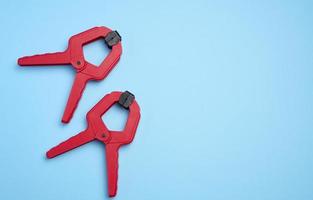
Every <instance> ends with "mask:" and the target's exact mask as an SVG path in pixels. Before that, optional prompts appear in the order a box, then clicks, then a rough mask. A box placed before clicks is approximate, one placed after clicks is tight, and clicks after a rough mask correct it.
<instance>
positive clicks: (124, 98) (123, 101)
mask: <svg viewBox="0 0 313 200" xmlns="http://www.w3.org/2000/svg"><path fill="white" fill-rule="evenodd" d="M134 99H135V95H133V94H132V93H130V92H128V91H125V92H123V93H122V94H121V96H120V99H119V100H118V103H119V104H120V105H121V106H123V107H124V108H126V109H127V108H129V106H130V105H131V104H132V103H133V101H134Z"/></svg>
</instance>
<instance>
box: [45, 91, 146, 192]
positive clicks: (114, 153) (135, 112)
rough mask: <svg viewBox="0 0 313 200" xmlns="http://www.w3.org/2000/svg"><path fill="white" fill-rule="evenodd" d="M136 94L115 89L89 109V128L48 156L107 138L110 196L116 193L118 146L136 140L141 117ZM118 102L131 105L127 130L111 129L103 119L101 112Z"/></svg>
mask: <svg viewBox="0 0 313 200" xmlns="http://www.w3.org/2000/svg"><path fill="white" fill-rule="evenodd" d="M134 98H135V97H134V95H132V94H131V93H130V92H127V91H126V92H124V93H122V92H112V93H110V94H108V95H106V96H104V97H103V98H102V99H101V100H100V101H99V102H98V103H97V104H96V105H95V106H94V107H93V108H92V109H91V110H90V111H89V112H88V113H87V124H88V126H87V129H86V130H84V131H82V132H80V133H79V134H77V135H75V136H73V137H71V138H70V139H68V140H66V141H65V142H62V143H61V144H59V145H57V146H56V147H53V148H52V149H50V150H49V151H48V152H47V157H48V158H53V157H55V156H58V155H60V154H63V153H65V152H67V151H70V150H72V149H74V148H76V147H79V146H81V145H83V144H86V143H88V142H91V141H93V140H99V141H101V142H103V143H104V144H105V151H106V160H107V175H108V193H109V196H110V197H114V196H115V195H116V191H117V174H118V149H119V148H120V146H121V145H124V144H129V143H131V142H132V140H133V139H134V137H135V133H136V129H137V127H138V123H139V120H140V108H139V105H138V104H137V102H136V100H135V99H134ZM117 102H118V103H119V104H120V105H121V106H123V107H124V108H126V109H129V115H128V119H127V122H126V125H125V128H124V130H123V131H112V130H109V129H108V128H107V127H106V125H105V124H104V123H103V121H102V119H101V116H102V115H103V114H104V113H105V112H106V111H107V110H108V109H110V107H111V106H112V105H113V104H115V103H117Z"/></svg>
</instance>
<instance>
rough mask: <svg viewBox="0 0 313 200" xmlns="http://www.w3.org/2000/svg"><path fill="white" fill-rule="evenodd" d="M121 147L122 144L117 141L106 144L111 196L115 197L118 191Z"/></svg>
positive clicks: (109, 192)
mask: <svg viewBox="0 0 313 200" xmlns="http://www.w3.org/2000/svg"><path fill="white" fill-rule="evenodd" d="M119 148H120V144H116V143H115V144H107V145H105V157H106V165H107V177H108V194H109V197H114V196H115V195H116V191H117V179H118V149H119Z"/></svg>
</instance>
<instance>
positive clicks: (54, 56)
mask: <svg viewBox="0 0 313 200" xmlns="http://www.w3.org/2000/svg"><path fill="white" fill-rule="evenodd" d="M17 63H18V65H20V66H31V65H34V66H38V65H68V64H70V63H71V62H70V54H69V51H68V50H66V51H64V52H56V53H46V54H38V55H33V56H25V57H22V58H19V59H18V61H17Z"/></svg>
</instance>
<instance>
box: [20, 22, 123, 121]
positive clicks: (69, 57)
mask: <svg viewBox="0 0 313 200" xmlns="http://www.w3.org/2000/svg"><path fill="white" fill-rule="evenodd" d="M99 38H104V40H105V43H106V44H107V46H108V47H109V48H110V49H111V51H110V53H109V54H108V56H107V57H106V58H105V59H104V60H103V62H102V63H101V64H100V65H99V66H98V67H97V66H95V65H93V64H91V63H89V62H88V61H86V59H85V58H84V54H83V46H84V45H86V44H88V43H91V42H93V41H95V40H97V39H99ZM121 54H122V45H121V36H120V35H119V34H118V32H117V31H112V30H111V29H109V28H107V27H104V26H101V27H94V28H91V29H89V30H87V31H84V32H82V33H79V34H77V35H74V36H72V37H71V38H70V39H69V44H68V48H67V49H66V50H65V51H64V52H56V53H46V54H41V55H34V56H26V57H22V58H19V59H18V64H19V65H20V66H43V65H72V66H73V68H74V69H75V70H76V77H75V80H74V83H73V86H72V89H71V92H70V95H69V98H68V101H67V104H66V107H65V111H64V114H63V117H62V122H63V123H68V122H69V121H70V120H71V118H72V115H73V113H74V111H75V109H76V107H77V105H78V102H79V100H80V98H81V96H82V93H83V91H84V89H85V86H86V84H87V82H88V81H89V80H96V81H99V80H102V79H104V78H105V77H106V76H107V75H108V74H109V73H110V71H111V70H112V69H113V68H114V67H115V65H116V64H117V62H118V61H119V59H120V56H121Z"/></svg>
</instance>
